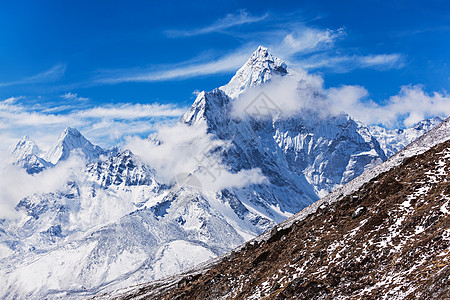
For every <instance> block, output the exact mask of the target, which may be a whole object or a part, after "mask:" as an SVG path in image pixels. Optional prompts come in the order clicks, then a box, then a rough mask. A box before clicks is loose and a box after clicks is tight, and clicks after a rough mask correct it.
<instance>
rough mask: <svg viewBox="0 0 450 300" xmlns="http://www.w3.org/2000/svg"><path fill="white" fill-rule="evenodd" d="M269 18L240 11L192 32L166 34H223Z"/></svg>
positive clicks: (172, 35)
mask: <svg viewBox="0 0 450 300" xmlns="http://www.w3.org/2000/svg"><path fill="white" fill-rule="evenodd" d="M267 17H268V14H264V15H261V16H252V15H250V14H249V13H248V12H247V11H245V10H240V11H238V12H237V13H236V14H228V15H226V16H225V17H224V18H221V19H219V20H217V21H216V22H214V23H212V24H210V25H207V26H204V27H201V28H194V29H190V30H184V29H183V30H167V31H165V33H166V35H167V36H168V37H191V36H196V35H203V34H208V33H213V32H223V31H224V30H225V29H228V28H232V27H235V26H239V25H244V24H251V23H257V22H260V21H262V20H264V19H266V18H267Z"/></svg>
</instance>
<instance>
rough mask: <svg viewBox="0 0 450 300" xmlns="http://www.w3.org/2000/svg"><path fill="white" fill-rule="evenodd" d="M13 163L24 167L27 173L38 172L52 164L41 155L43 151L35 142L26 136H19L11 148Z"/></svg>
mask: <svg viewBox="0 0 450 300" xmlns="http://www.w3.org/2000/svg"><path fill="white" fill-rule="evenodd" d="M11 154H12V157H13V164H15V165H18V166H20V167H21V168H23V169H25V170H26V171H27V173H29V174H35V173H39V172H41V171H43V170H45V169H47V168H50V167H52V166H53V164H52V163H49V162H47V161H46V160H44V159H43V158H42V157H41V156H42V155H43V152H42V150H41V149H39V147H38V146H37V145H36V143H35V142H34V141H33V140H31V139H30V138H29V137H28V136H24V137H23V138H21V139H20V140H19V141H18V142H17V144H16V145H14V146H13V147H12V148H11Z"/></svg>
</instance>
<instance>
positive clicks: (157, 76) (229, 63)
mask: <svg viewBox="0 0 450 300" xmlns="http://www.w3.org/2000/svg"><path fill="white" fill-rule="evenodd" d="M249 53H251V52H249V51H248V49H245V50H238V51H235V52H232V53H230V54H228V55H226V56H223V57H220V58H218V59H211V58H210V57H206V58H204V59H202V61H207V62H198V60H196V61H195V62H191V61H189V62H186V63H181V64H178V65H173V66H169V67H167V66H166V67H162V68H158V70H135V69H134V70H123V71H115V72H110V73H112V74H108V73H105V74H102V75H101V76H99V78H97V79H95V80H94V83H97V84H117V83H122V82H157V81H167V80H179V79H186V78H194V77H199V76H205V75H211V74H221V73H227V72H231V71H235V70H237V69H238V68H239V67H240V66H241V65H242V64H244V62H245V61H246V60H247V59H248V57H249ZM154 69H156V68H154Z"/></svg>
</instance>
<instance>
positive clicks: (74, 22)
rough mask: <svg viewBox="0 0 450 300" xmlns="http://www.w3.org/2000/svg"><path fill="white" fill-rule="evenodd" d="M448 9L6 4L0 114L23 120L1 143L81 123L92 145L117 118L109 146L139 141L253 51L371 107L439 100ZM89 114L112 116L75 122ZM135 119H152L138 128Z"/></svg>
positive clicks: (407, 4) (375, 4)
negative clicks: (128, 137)
mask: <svg viewBox="0 0 450 300" xmlns="http://www.w3.org/2000/svg"><path fill="white" fill-rule="evenodd" d="M448 11H450V2H449V1H444V0H443V1H436V0H432V1H406V0H404V1H403V0H402V1H395V0H394V1H375V0H368V1H283V0H280V1H219V2H217V1H204V2H196V3H192V2H190V1H163V2H160V1H158V2H156V1H8V2H6V1H4V2H3V3H2V4H0V24H1V25H0V65H1V66H2V67H1V69H0V100H3V101H4V102H5V101H6V102H5V103H3V106H0V109H4V110H8V111H13V113H15V114H16V115H17V117H20V118H22V117H23V116H28V117H29V118H28V119H29V120H30V121H28V122H21V123H20V124H14V130H12V129H11V128H10V127H11V126H9V125H11V124H10V122H11V121H10V119H8V118H7V117H3V119H2V116H0V134H1V133H3V134H5V133H6V134H7V139H6V140H5V141H7V142H9V141H10V140H13V139H15V138H16V136H20V135H22V134H24V133H28V134H33V133H35V134H39V132H40V131H39V130H38V128H39V126H41V127H42V126H45V128H47V131H48V132H51V133H52V134H53V135H55V134H56V132H57V131H59V130H61V129H63V127H64V126H78V127H80V126H81V127H83V128H85V129H86V130H85V132H87V135H89V134H91V138H92V139H94V140H97V141H101V140H102V139H104V136H102V135H101V134H100V133H99V132H100V131H101V128H106V127H110V125H111V124H113V123H114V124H116V123H117V122H116V121H117V119H120V120H122V121H123V120H125V121H123V122H122V123H121V126H122V127H120V126H119V127H114V128H115V129H114V130H115V132H112V133H111V132H109V133H108V134H109V138H108V139H109V140H110V141H114V140H116V139H117V138H118V137H119V136H120V135H121V132H122V131H123V130H124V129H125V128H127V124H130V122H131V121H130V120H133V121H134V120H136V119H137V120H138V121H139V122H141V123H139V122H138V123H133V124H131V126H129V127H130V128H134V131H133V130H131V129H130V130H129V133H130V134H133V133H140V134H142V133H146V132H148V131H149V130H152V129H151V128H152V126H153V125H149V124H159V123H161V122H162V123H165V122H168V121H170V120H172V119H176V118H177V117H178V115H179V114H180V112H181V111H182V109H180V108H184V107H186V106H188V105H189V104H190V103H191V102H192V101H193V98H194V97H195V96H194V94H193V92H194V91H196V90H212V89H214V88H216V87H219V86H221V85H223V84H225V83H227V82H228V80H229V79H230V78H231V76H232V75H233V74H234V73H235V71H236V70H237V69H238V68H239V66H241V65H242V64H243V63H244V62H245V61H246V59H247V58H248V57H249V56H250V55H251V53H252V52H253V51H254V50H255V49H256V47H257V46H258V45H259V44H262V45H265V46H267V47H269V49H270V50H271V52H272V53H273V54H274V55H276V56H278V57H280V58H281V59H284V60H285V61H286V62H287V63H288V66H290V67H292V68H304V69H306V70H307V71H309V72H311V73H318V74H320V75H321V76H323V78H324V82H325V87H326V88H335V87H339V86H342V85H356V86H363V87H364V88H365V90H366V91H367V93H368V95H366V96H365V97H367V98H370V99H372V100H373V101H374V102H375V103H378V104H380V105H383V104H384V103H386V101H389V99H390V98H391V97H393V96H395V95H398V94H399V93H402V92H401V91H402V87H405V86H414V87H417V86H419V85H420V89H421V91H423V92H424V93H425V94H426V95H430V96H432V95H433V93H435V92H437V93H440V95H443V97H444V98H445V99H447V96H446V95H447V91H448V90H449V84H450V75H449V74H450V72H449V71H450V66H449V53H450V34H449V33H450V25H449V24H450V14H449V13H448ZM154 103H158V104H159V105H157V104H154ZM142 105H144V106H142ZM98 106H101V107H102V108H103V110H101V111H102V112H103V113H105V115H106V116H109V118H102V119H101V120H95V121H93V118H94V117H92V118H87V117H85V118H86V120H85V123H83V124H81V123H80V122H78V123H77V122H74V121H73V120H74V119H78V121H79V116H80V115H84V116H86V114H87V115H89V114H91V116H92V114H93V113H99V111H100V109H99V107H98ZM135 111H141V112H142V111H149V112H152V113H149V115H150V116H149V118H148V119H146V120H144V119H145V118H142V117H139V118H135V117H132V115H133V112H135ZM0 113H1V111H0ZM21 113H25V115H21ZM114 113H116V114H117V115H120V116H117V117H111V115H114ZM122 113H123V114H124V115H121V114H122ZM67 116H71V117H70V118H68V117H67ZM155 116H156V117H155ZM9 117H11V114H10V115H9ZM34 119H36V121H35V122H34V123H33V122H32V121H31V120H34ZM8 122H9V123H8ZM89 122H91V123H89ZM108 122H112V123H108ZM119 123H120V122H119ZM2 124H3V126H2ZM95 125H96V126H98V127H96V128H98V129H97V131H96V129H93V128H91V127H92V126H94V127H95ZM33 126H34V127H33ZM102 126H103V127H102ZM139 126H143V127H142V129H139ZM83 128H82V129H83ZM2 130H3V132H1V131H2ZM27 131H31V132H27ZM85 132H84V133H85ZM39 138H41V139H42V140H43V143H44V144H46V143H48V140H49V139H50V137H48V138H47V140H45V138H44V136H43V134H42V133H41V137H38V139H39ZM52 138H54V136H52Z"/></svg>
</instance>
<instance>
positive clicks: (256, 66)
mask: <svg viewBox="0 0 450 300" xmlns="http://www.w3.org/2000/svg"><path fill="white" fill-rule="evenodd" d="M286 74H288V70H287V66H286V63H285V62H284V61H282V60H281V59H279V58H277V57H275V56H273V55H272V54H270V52H269V50H268V48H266V47H263V46H259V47H258V48H257V49H256V51H255V52H253V54H252V55H251V57H250V58H249V59H248V60H247V62H246V63H245V64H244V65H243V66H242V67H241V68H240V69H239V70H238V71H237V73H236V75H234V76H233V78H231V80H230V82H229V83H228V84H227V85H225V86H222V87H221V88H220V89H221V90H223V91H224V92H225V93H226V94H227V95H228V96H230V97H231V98H237V97H239V96H240V95H241V94H242V93H244V92H246V91H247V90H248V89H249V88H251V87H257V86H260V85H262V84H264V83H266V82H268V81H270V80H271V79H272V78H273V77H274V76H284V75H286Z"/></svg>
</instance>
